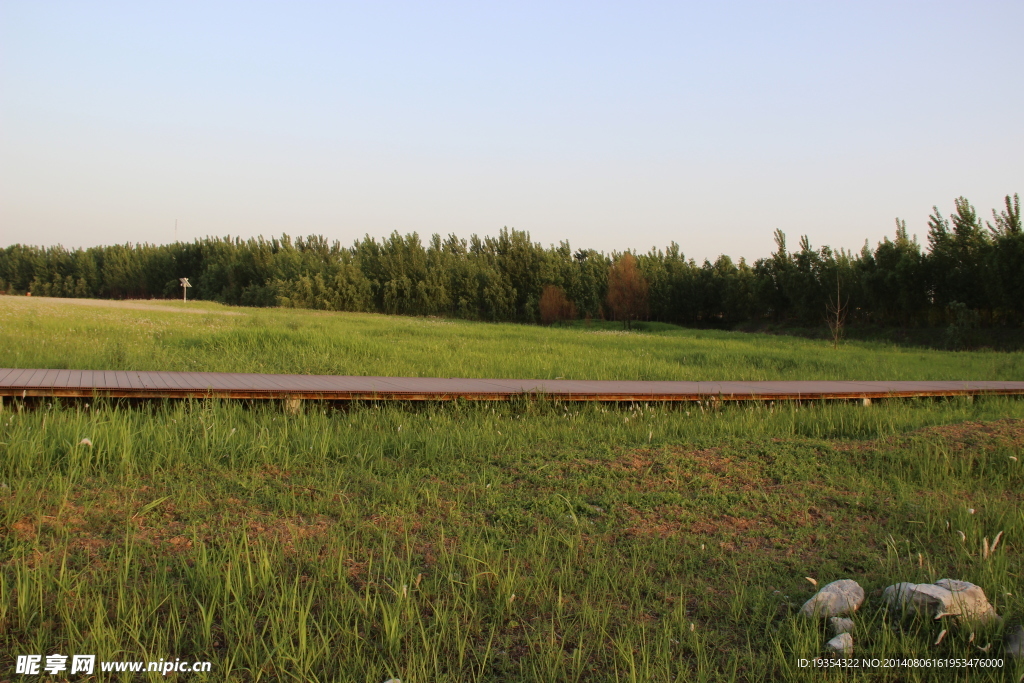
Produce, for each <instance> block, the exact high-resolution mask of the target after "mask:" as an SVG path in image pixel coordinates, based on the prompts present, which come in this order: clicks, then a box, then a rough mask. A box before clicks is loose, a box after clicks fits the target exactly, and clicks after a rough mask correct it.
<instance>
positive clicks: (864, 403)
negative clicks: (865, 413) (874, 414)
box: [860, 398, 871, 408]
mask: <svg viewBox="0 0 1024 683" xmlns="http://www.w3.org/2000/svg"><path fill="white" fill-rule="evenodd" d="M860 404H861V405H862V406H864V407H865V408H867V407H868V406H870V405H871V399H870V398H862V399H861V400H860Z"/></svg>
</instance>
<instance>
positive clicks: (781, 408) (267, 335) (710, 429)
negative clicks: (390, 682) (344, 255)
mask: <svg viewBox="0 0 1024 683" xmlns="http://www.w3.org/2000/svg"><path fill="white" fill-rule="evenodd" d="M158 305H159V307H160V309H161V310H156V309H148V308H145V307H144V306H143V307H141V308H125V307H123V306H112V307H110V306H97V307H92V306H82V305H76V304H67V303H61V302H55V301H45V300H38V299H36V300H32V301H25V300H24V299H14V298H13V297H0V366H4V367H49V368H64V367H67V368H103V369H138V370H205V371H235V372H281V373H314V374H360V375H409V376H445V377H454V376H462V377H540V378H548V377H551V378H553V377H565V378H572V379H721V380H731V379H748V380H751V379H862V380H867V379H1024V354H1021V353H996V352H976V353H968V352H959V353H953V352H941V351H933V350H924V349H917V348H908V347H897V346H892V345H885V344H870V343H857V342H849V343H847V344H844V345H843V346H842V347H841V348H840V349H839V350H833V349H831V348H830V346H829V345H828V344H827V343H826V342H823V341H814V340H804V339H795V338H786V337H778V336H767V335H744V334H739V333H726V332H711V331H695V330H684V329H680V328H674V327H670V326H663V327H661V326H659V327H652V328H650V329H647V330H644V331H639V332H631V333H628V334H627V333H623V332H621V331H620V330H618V329H616V328H615V327H614V326H610V325H604V324H599V323H593V324H592V325H591V326H587V325H584V324H583V323H580V324H579V325H577V326H575V327H571V328H555V329H548V328H539V327H529V326H518V325H509V324H497V325H494V324H474V323H467V322H452V321H447V320H436V319H424V318H396V317H383V316H377V315H358V314H328V313H317V312H310V311H295V310H252V309H238V308H227V307H223V306H217V305H214V304H205V303H200V304H193V303H189V304H187V305H182V304H181V303H180V302H159V303H158ZM176 309H183V310H176ZM18 407H19V406H18V405H17V404H14V405H12V404H11V402H10V401H8V402H6V403H5V405H4V412H3V413H0V502H2V504H0V515H2V516H3V519H2V520H0V639H2V641H0V642H2V646H0V680H8V679H11V680H29V679H30V677H21V676H17V675H15V674H14V658H15V656H16V655H18V654H43V655H46V654H52V653H58V652H59V653H62V654H96V655H97V658H98V659H99V660H145V661H150V660H152V661H156V660H157V659H161V658H163V659H172V660H173V659H175V658H181V659H188V660H210V661H212V662H213V668H212V672H211V673H210V674H204V675H200V674H196V675H185V674H183V675H178V676H175V675H174V674H171V675H169V676H167V677H163V676H159V675H157V674H149V676H150V677H151V678H145V677H139V678H138V680H160V679H163V680H167V679H174V680H196V681H198V680H211V681H212V680H218V681H219V680H228V681H359V682H365V683H381V682H382V681H384V680H385V679H387V678H389V677H397V678H400V679H401V680H402V681H403V683H420V682H435V681H438V682H439V681H451V682H454V681H774V680H783V681H819V680H829V681H833V680H834V681H951V680H960V681H1019V680H1020V679H1021V677H1022V676H1024V662H1019V661H1018V662H1015V661H1013V660H1007V661H1006V662H1005V665H1004V666H1003V667H1002V668H995V669H992V668H988V669H980V668H977V669H976V668H971V669H925V668H917V669H912V668H896V669H888V670H886V669H881V668H879V669H844V670H836V669H832V670H822V669H814V668H801V667H799V666H798V660H799V659H801V658H804V659H813V658H814V657H816V656H819V655H823V654H824V643H825V641H826V640H827V639H828V638H829V637H830V636H829V635H827V634H826V628H825V626H824V625H823V624H820V623H816V622H812V621H809V620H805V619H800V618H797V617H796V616H795V614H796V611H797V610H798V609H799V607H800V605H801V604H802V603H803V602H804V601H805V600H806V599H807V598H809V597H810V596H811V595H812V594H813V590H814V589H813V588H812V586H811V584H810V582H808V581H807V580H806V579H805V578H804V577H811V578H814V579H816V580H817V581H818V582H819V584H824V583H826V582H828V581H832V580H835V579H840V578H853V579H856V580H857V581H859V582H860V583H861V585H863V586H864V587H865V590H866V591H867V593H868V599H867V602H866V604H865V605H864V607H863V608H862V609H861V611H860V612H858V613H857V616H856V617H855V621H856V622H857V626H856V631H855V633H854V638H855V648H856V651H855V657H857V658H858V659H859V658H861V657H872V658H881V659H884V658H887V657H897V658H904V657H917V658H967V657H981V658H1001V657H1003V654H1002V649H1003V646H1002V641H1003V634H1004V633H1005V632H1006V631H1008V630H1009V629H1011V628H1014V627H1016V625H1017V624H1019V623H1020V622H1021V619H1022V617H1024V577H1022V573H1021V572H1022V566H1021V556H1022V546H1021V539H1022V538H1024V506H1022V502H1024V464H1022V462H1021V461H1022V460H1024V452H1022V451H1024V448H1022V444H1024V401H1020V400H1014V399H1000V398H992V399H983V400H977V401H975V402H969V401H963V400H955V401H901V402H883V403H881V404H876V405H874V406H872V407H870V408H864V407H861V406H857V405H851V404H838V403H836V404H807V405H803V406H788V405H774V406H763V405H756V406H746V405H731V406H729V405H727V406H724V407H721V408H711V407H708V406H700V405H696V404H691V405H682V406H659V405H641V404H635V405H601V404H596V405H577V404H564V403H556V402H550V403H544V402H535V401H526V400H523V401H519V402H510V403H501V404H484V405H477V404H472V403H467V402H456V403H450V404H418V405H401V404H397V405H389V404H379V405H374V404H359V405H352V406H345V407H341V408H339V407H337V406H328V405H321V404H317V403H308V404H307V405H306V406H305V407H304V409H303V411H302V412H301V413H300V414H298V415H290V414H287V413H285V412H284V411H282V410H281V407H280V406H279V405H277V404H274V403H269V402H268V403H266V404H259V403H257V404H253V405H246V404H243V403H239V402H215V401H211V402H199V401H197V402H167V403H160V402H153V403H145V404H140V405H134V406H133V405H128V404H126V403H117V402H104V401H100V402H78V403H65V404H59V403H53V404H43V405H39V406H35V407H32V408H31V409H23V410H20V411H19V410H18ZM83 439H87V440H88V443H82V440H83ZM959 532H962V534H963V539H961V535H960V533H959ZM1000 532H1002V533H1003V535H1002V539H1001V541H1000V544H999V546H998V548H997V550H996V551H995V552H994V553H991V554H990V555H989V556H987V557H986V556H985V553H983V545H984V544H985V543H986V542H990V541H991V540H992V539H993V538H995V536H996V534H998V533H1000ZM945 577H952V578H959V579H964V580H968V581H972V582H974V583H977V584H979V585H980V586H982V587H983V588H984V589H985V591H986V594H987V595H988V597H989V599H990V600H991V601H992V603H993V605H994V606H995V607H996V609H997V611H998V612H999V613H1000V614H1001V615H1003V616H1004V618H1005V619H1004V621H1003V622H1002V623H1001V624H994V625H990V626H988V627H983V628H978V629H976V630H971V628H968V627H966V626H959V625H956V624H955V622H952V621H950V620H948V619H947V620H945V621H946V623H942V622H933V621H923V620H912V619H909V620H903V619H900V618H898V617H897V616H894V615H889V614H886V613H885V611H884V610H882V609H881V605H880V600H879V595H880V592H881V589H883V588H884V587H885V586H887V585H890V584H892V583H896V582H898V581H913V582H925V581H927V582H931V581H934V580H937V579H940V578H945ZM943 629H947V630H948V633H947V635H946V636H945V637H944V638H943V639H942V641H941V643H940V644H939V645H934V644H933V643H935V641H936V639H937V638H938V636H939V634H940V632H941V631H942V630H943ZM987 645H990V647H989V649H988V650H987V652H983V651H981V650H979V647H980V648H984V647H986V646H987ZM105 676H106V677H105ZM107 677H109V678H107ZM128 679H129V677H128V676H127V675H124V674H99V673H98V674H97V675H96V676H95V680H128ZM72 680H85V679H84V678H72Z"/></svg>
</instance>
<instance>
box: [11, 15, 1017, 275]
mask: <svg viewBox="0 0 1024 683" xmlns="http://www.w3.org/2000/svg"><path fill="white" fill-rule="evenodd" d="M1021 26H1024V3H1021V2H1019V1H1017V2H971V3H966V2H956V3H954V2H921V3H892V2H878V3H872V2H856V3H854V2H849V3H832V2H823V1H821V0H819V1H818V2H779V3H767V2H731V3H703V2H702V3H642V2H640V3H638V2H630V3H621V4H610V3H595V2H587V3H583V2H580V3H522V2H520V3H507V4H504V5H500V4H497V3H479V2H477V3H464V4H456V3H386V2H373V3H370V2H367V3H361V4H344V3H337V2H324V3H311V2H275V3H270V2H238V3H225V2H201V3H189V2H175V3H142V2H137V1H136V2H125V3H98V2H96V3H94V2H67V3H55V2H40V1H39V0H33V1H26V2H20V1H19V2H14V1H11V0H0V246H6V245H8V244H12V243H15V242H23V243H31V244H45V245H50V244H57V243H62V244H64V245H65V246H90V245H95V244H105V243H112V242H125V241H132V242H142V241H149V242H167V241H171V240H173V239H174V221H175V219H176V218H177V219H178V222H179V228H178V236H179V238H181V239H192V238H195V237H199V236H203V235H225V234H232V235H241V236H243V237H248V236H252V235H258V234H263V235H268V236H269V235H277V234H280V233H282V232H288V233H290V234H293V235H298V234H309V233H319V234H324V235H326V236H327V237H329V238H331V239H339V240H341V241H342V243H344V244H349V243H351V242H352V241H353V240H355V239H357V238H359V237H361V236H362V235H363V234H364V233H369V234H371V235H374V236H383V235H386V234H389V233H390V232H391V231H392V230H398V231H399V232H402V233H406V232H411V231H417V232H419V233H420V234H421V235H423V236H427V235H429V234H430V233H433V232H439V233H442V234H448V233H451V232H454V233H456V234H458V235H460V236H463V237H468V236H469V234H471V233H474V232H475V233H478V234H481V235H485V234H494V233H496V232H497V231H498V230H499V229H501V227H502V226H509V227H515V228H518V229H521V230H528V231H529V232H530V233H531V235H532V237H533V238H534V239H535V240H537V241H540V242H542V243H544V244H545V245H547V244H549V243H552V242H557V241H559V240H561V239H568V240H570V242H571V243H572V245H573V246H574V247H581V246H587V247H594V248H597V249H602V250H606V251H610V250H612V249H624V248H632V249H639V250H641V251H646V250H647V249H649V248H650V247H651V246H659V247H663V246H665V245H667V244H668V243H669V241H672V240H674V241H676V242H678V243H679V244H680V245H681V247H682V249H683V251H684V253H685V254H686V255H687V256H692V257H694V258H696V259H697V260H698V261H699V260H702V259H704V258H705V257H708V258H712V259H714V258H715V257H716V256H717V255H718V254H720V253H727V254H730V255H731V256H733V257H734V258H738V257H740V256H745V257H747V258H748V259H751V260H752V259H754V258H758V257H761V256H765V255H767V254H768V253H770V252H771V250H772V249H773V244H772V231H773V230H774V229H775V228H782V229H783V230H785V231H786V233H787V235H788V236H789V238H790V243H791V244H792V245H795V244H796V242H797V239H798V238H799V236H800V235H801V234H808V235H809V236H810V238H811V242H812V244H814V245H815V246H819V245H821V244H831V245H833V246H836V247H846V248H853V249H859V248H860V246H861V245H862V244H863V242H864V240H865V239H869V240H870V242H871V244H872V246H873V245H874V244H875V242H877V241H878V240H880V239H881V238H882V237H883V236H886V235H891V234H892V232H893V230H894V223H893V220H894V218H895V217H896V216H900V217H902V218H905V219H906V220H907V223H908V228H909V229H910V231H911V232H916V233H917V234H918V236H919V238H920V239H921V241H922V242H923V241H924V234H925V223H926V220H927V216H928V213H929V212H930V210H931V207H932V205H933V204H938V205H939V207H940V209H941V210H943V212H945V213H948V212H949V210H950V209H951V208H952V201H953V198H954V197H957V196H959V195H961V194H963V195H966V196H967V197H968V198H969V199H971V200H972V201H973V202H974V204H975V205H976V206H977V207H978V208H979V210H981V212H982V213H983V214H984V215H985V216H986V217H989V218H991V209H992V208H994V207H998V206H1000V205H1001V203H1002V197H1003V195H1005V194H1008V193H1011V194H1012V193H1013V192H1024V154H1022V152H1024V132H1022V130H1021V124H1020V121H1021V119H1022V112H1024V107H1022V104H1024V96H1022V93H1021V83H1022V73H1021V71H1022V66H1024V41H1022V40H1021Z"/></svg>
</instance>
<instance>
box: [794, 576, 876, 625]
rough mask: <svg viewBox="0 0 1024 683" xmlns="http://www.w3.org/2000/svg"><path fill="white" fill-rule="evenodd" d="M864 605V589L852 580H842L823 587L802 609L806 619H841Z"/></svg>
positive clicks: (801, 612) (801, 611)
mask: <svg viewBox="0 0 1024 683" xmlns="http://www.w3.org/2000/svg"><path fill="white" fill-rule="evenodd" d="M863 603H864V589H863V588H861V587H860V584H859V583H857V582H856V581H854V580H852V579H840V580H839V581H833V582H832V583H830V584H827V585H825V586H822V588H821V590H819V591H818V592H817V593H815V594H814V595H813V596H811V599H810V600H808V601H807V602H805V603H804V605H803V607H801V608H800V614H802V615H804V616H806V617H820V618H822V619H827V618H828V617H841V616H844V615H846V614H852V613H853V612H856V611H857V608H858V607H860V606H861V605H862V604H863Z"/></svg>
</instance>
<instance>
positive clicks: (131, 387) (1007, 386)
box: [0, 368, 1024, 401]
mask: <svg viewBox="0 0 1024 683" xmlns="http://www.w3.org/2000/svg"><path fill="white" fill-rule="evenodd" d="M524 394H527V395H535V396H544V397H548V398H553V399H558V400H563V401H703V400H712V401H786V400H823V399H837V400H843V399H846V400H853V399H861V400H865V399H867V400H871V399H881V398H898V397H902V398H911V397H926V396H933V397H939V396H978V395H994V394H999V395H1018V396H1019V395H1024V382H995V381H985V382H975V381H942V382H846V381H780V382H675V381H652V382H642V381H635V382H634V381H605V380H564V379H561V380H550V379H543V380H542V379H458V378H450V379H444V378H436V377H355V376H340V375H266V374H242V373H229V372H141V371H121V370H26V369H11V368H0V397H3V396H9V397H17V398H29V397H66V398H93V397H110V398H151V399H152V398H173V399H181V398H225V399H285V400H302V399H311V400H330V401H339V400H341V401H345V400H349V401H350V400H373V401H384V400H390V401H445V400H453V399H457V398H462V399H469V400H484V401H500V400H508V399H511V398H515V397H518V396H523V395H524Z"/></svg>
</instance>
